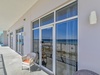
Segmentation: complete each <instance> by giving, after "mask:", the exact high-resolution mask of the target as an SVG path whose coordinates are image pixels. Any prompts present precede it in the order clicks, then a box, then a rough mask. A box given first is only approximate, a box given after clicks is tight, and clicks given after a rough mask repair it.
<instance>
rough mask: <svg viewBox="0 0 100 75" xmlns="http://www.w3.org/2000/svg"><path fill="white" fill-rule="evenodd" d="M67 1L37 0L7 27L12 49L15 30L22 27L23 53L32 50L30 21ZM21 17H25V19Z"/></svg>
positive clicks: (67, 0) (14, 40)
mask: <svg viewBox="0 0 100 75" xmlns="http://www.w3.org/2000/svg"><path fill="white" fill-rule="evenodd" d="M69 1H71V0H39V1H38V2H37V3H36V4H35V5H34V6H33V7H32V8H31V9H30V10H29V11H27V12H26V13H25V14H24V15H23V16H22V17H21V18H20V19H19V20H18V21H17V22H16V23H15V24H14V25H13V26H12V27H11V28H9V32H8V34H9V33H11V32H13V49H14V50H16V30H17V29H19V28H21V27H24V55H25V54H28V53H30V52H31V51H32V27H31V22H32V21H33V20H35V19H36V18H38V17H40V16H42V15H44V14H46V13H48V12H49V11H51V10H53V9H55V8H56V7H58V6H60V5H63V4H65V3H67V2H69ZM23 19H25V21H24V20H23ZM9 39H10V36H9ZM9 42H10V40H9ZM9 45H10V43H9Z"/></svg>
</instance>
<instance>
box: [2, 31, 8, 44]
mask: <svg viewBox="0 0 100 75" xmlns="http://www.w3.org/2000/svg"><path fill="white" fill-rule="evenodd" d="M7 44H8V41H7V31H3V45H4V46H7Z"/></svg>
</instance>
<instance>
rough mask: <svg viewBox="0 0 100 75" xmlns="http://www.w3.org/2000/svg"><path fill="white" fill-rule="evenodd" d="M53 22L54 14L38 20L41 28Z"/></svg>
mask: <svg viewBox="0 0 100 75" xmlns="http://www.w3.org/2000/svg"><path fill="white" fill-rule="evenodd" d="M53 22H54V13H51V14H49V15H47V16H45V17H43V18H41V19H40V25H41V26H43V25H46V24H49V23H53Z"/></svg>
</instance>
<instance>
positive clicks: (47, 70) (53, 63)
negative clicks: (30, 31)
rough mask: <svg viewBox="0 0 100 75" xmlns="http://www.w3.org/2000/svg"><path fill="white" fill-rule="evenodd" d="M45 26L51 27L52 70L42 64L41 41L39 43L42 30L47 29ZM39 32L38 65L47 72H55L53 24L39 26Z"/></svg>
mask: <svg viewBox="0 0 100 75" xmlns="http://www.w3.org/2000/svg"><path fill="white" fill-rule="evenodd" d="M47 28H52V49H53V50H52V71H51V70H49V69H48V68H46V67H44V66H43V65H42V43H41V41H42V30H44V29H47ZM39 33H40V34H39V35H40V37H39V39H40V41H39V44H40V47H39V52H40V53H39V58H40V61H39V63H40V67H41V68H42V69H43V70H45V71H46V72H48V73H49V74H55V66H56V65H55V63H56V62H55V57H56V56H55V55H56V53H55V47H54V46H55V26H54V24H49V25H44V26H41V27H40V31H39Z"/></svg>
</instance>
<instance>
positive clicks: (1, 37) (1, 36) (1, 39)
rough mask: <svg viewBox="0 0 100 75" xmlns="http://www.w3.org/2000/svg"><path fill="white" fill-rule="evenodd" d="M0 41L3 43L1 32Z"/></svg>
mask: <svg viewBox="0 0 100 75" xmlns="http://www.w3.org/2000/svg"><path fill="white" fill-rule="evenodd" d="M0 43H3V33H2V34H1V35H0Z"/></svg>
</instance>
